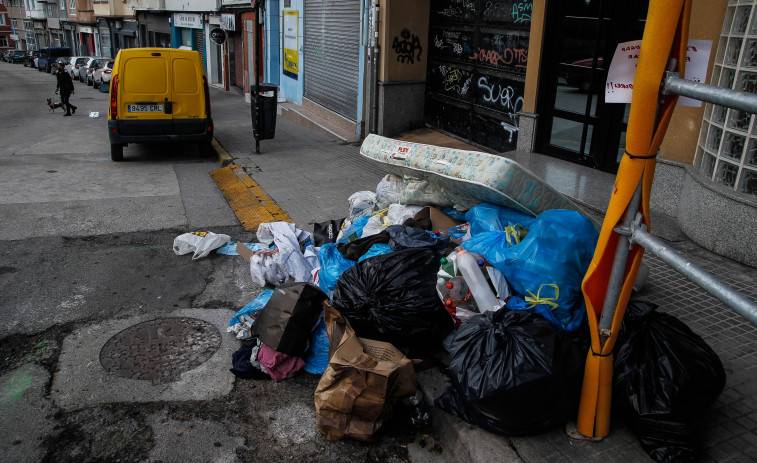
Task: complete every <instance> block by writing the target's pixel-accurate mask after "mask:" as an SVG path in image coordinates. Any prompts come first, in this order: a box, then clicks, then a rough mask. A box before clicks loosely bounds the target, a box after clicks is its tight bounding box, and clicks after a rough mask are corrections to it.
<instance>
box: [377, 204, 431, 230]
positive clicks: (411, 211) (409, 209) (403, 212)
mask: <svg viewBox="0 0 757 463" xmlns="http://www.w3.org/2000/svg"><path fill="white" fill-rule="evenodd" d="M421 209H423V206H413V205H402V204H392V205H391V206H389V211H387V213H386V216H387V218H388V219H389V222H390V223H391V224H392V225H402V223H403V222H404V221H405V220H407V219H409V218H412V217H413V216H414V215H415V214H417V213H418V212H419V211H420V210H421Z"/></svg>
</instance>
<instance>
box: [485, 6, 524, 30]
mask: <svg viewBox="0 0 757 463" xmlns="http://www.w3.org/2000/svg"><path fill="white" fill-rule="evenodd" d="M533 9H534V2H533V0H515V1H513V0H499V1H497V0H487V1H486V2H484V4H483V8H482V16H483V19H484V21H488V22H506V23H512V24H517V25H519V26H527V25H529V24H531V12H532V11H533Z"/></svg>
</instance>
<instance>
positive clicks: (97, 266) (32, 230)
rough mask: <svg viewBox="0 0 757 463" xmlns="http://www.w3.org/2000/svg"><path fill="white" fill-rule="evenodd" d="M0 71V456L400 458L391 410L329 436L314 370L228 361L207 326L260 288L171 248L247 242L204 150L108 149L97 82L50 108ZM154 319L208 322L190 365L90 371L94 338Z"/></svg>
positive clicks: (40, 92) (398, 426) (217, 264)
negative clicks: (201, 235)
mask: <svg viewBox="0 0 757 463" xmlns="http://www.w3.org/2000/svg"><path fill="white" fill-rule="evenodd" d="M0 83H1V84H0V102H2V110H0V185H1V186H2V189H1V190H0V217H1V220H0V295H1V296H0V315H1V316H2V320H3V323H2V324H0V382H1V383H2V387H1V388H0V455H3V457H0V460H3V461H14V462H23V461H51V462H52V461H54V462H74V461H75V462H83V461H124V462H125V461H163V462H169V461H182V462H188V461H189V462H195V461H196V462H210V461H213V462H215V461H219V462H220V461H223V462H236V461H239V462H246V461H249V462H252V461H254V462H272V461H277V462H278V461H298V462H301V461H317V462H321V461H323V462H326V461H329V462H332V461H333V462H339V461H344V462H348V461H349V462H357V461H381V462H400V461H407V460H408V457H407V450H406V448H405V444H406V443H407V442H409V441H410V440H411V439H413V438H414V436H415V434H416V431H415V430H412V429H410V428H409V427H408V426H406V425H405V423H406V420H402V418H401V416H397V417H396V418H395V419H394V420H393V421H392V422H390V423H389V424H388V425H387V426H386V431H385V432H384V433H383V434H382V435H381V437H380V439H379V440H378V441H376V442H374V443H371V444H364V443H358V442H355V441H350V440H344V441H339V442H333V443H332V442H329V441H326V440H325V439H324V438H323V437H322V436H321V435H320V434H319V433H318V430H317V426H316V419H315V411H314V404H313V392H314V390H315V387H316V385H317V382H318V379H319V378H318V377H317V376H314V375H310V374H307V373H301V374H298V375H296V376H295V377H294V378H291V379H288V380H286V381H282V382H280V383H273V382H271V381H254V380H239V379H236V380H235V379H234V377H233V375H231V373H230V372H229V370H228V369H229V367H230V366H231V356H230V353H231V352H233V351H234V350H235V349H236V348H237V347H238V346H239V342H238V341H237V340H236V339H234V337H233V336H232V335H230V334H227V333H225V330H223V328H224V325H226V324H227V323H228V320H229V318H230V316H231V315H233V313H234V312H236V311H237V310H239V308H241V307H242V306H244V305H245V304H246V303H248V302H249V301H250V300H252V299H253V298H254V297H255V296H256V295H257V294H258V293H259V291H260V289H261V288H259V287H257V286H255V285H254V284H253V283H252V282H251V279H250V276H249V270H248V269H247V266H246V264H245V263H244V261H243V260H242V259H241V258H239V257H236V256H221V255H216V254H212V255H211V256H209V257H207V258H204V259H199V260H192V259H191V257H190V256H188V255H185V256H177V255H176V254H174V252H173V251H172V243H173V240H174V238H175V237H176V236H178V235H180V234H182V233H185V232H188V231H197V230H209V231H213V232H216V233H225V234H228V235H230V236H231V237H232V239H234V240H240V241H251V240H253V239H254V236H253V235H252V234H251V233H249V232H245V231H244V230H243V229H242V227H241V226H239V224H238V221H237V219H236V217H235V216H234V214H233V213H232V211H231V209H230V208H229V207H228V205H227V203H226V201H225V200H224V198H223V197H222V196H221V194H220V193H219V192H218V190H217V187H216V185H215V184H214V183H213V181H212V179H211V178H210V176H209V175H208V172H210V171H212V170H214V169H217V168H218V167H219V165H218V163H217V162H216V161H215V160H214V159H207V158H201V157H200V155H199V153H198V151H197V150H196V148H195V147H194V146H191V145H188V146H181V145H176V146H150V147H140V146H133V145H130V146H129V147H128V148H126V150H125V152H124V154H125V161H124V162H122V163H113V162H111V160H110V151H109V145H108V138H107V131H106V120H107V119H106V114H105V111H106V109H107V96H108V95H107V94H106V93H100V92H99V91H97V90H94V89H92V88H91V87H87V86H86V85H85V84H82V83H78V82H77V83H75V85H76V93H75V94H74V95H73V97H72V102H73V104H75V105H77V106H78V110H77V112H76V114H75V116H73V117H65V118H64V117H62V116H61V115H62V114H63V111H62V110H60V109H57V110H55V112H54V113H53V112H50V111H49V109H48V107H47V104H46V99H47V98H53V97H54V96H55V95H54V94H53V92H54V90H55V77H54V76H51V75H49V74H46V73H42V72H38V71H37V70H34V69H31V68H25V67H23V65H20V64H10V63H4V62H0ZM95 112H98V113H99V117H93V116H94V113H95ZM166 317H189V318H192V319H200V320H204V321H205V322H206V324H209V325H213V326H215V327H216V328H217V329H218V332H219V333H220V335H221V338H222V344H221V347H220V348H218V350H217V351H214V354H213V356H212V360H211V361H208V362H206V363H205V364H203V366H201V367H200V368H198V369H197V371H198V373H197V374H194V373H192V372H190V373H187V374H186V375H182V378H181V380H179V381H176V382H173V383H170V384H157V385H155V384H150V383H145V382H144V381H140V380H137V379H133V378H129V379H118V378H115V379H114V378H112V377H110V376H108V375H107V374H105V373H104V372H103V371H102V365H101V364H100V363H99V362H97V356H98V355H99V353H100V351H101V348H102V347H103V344H102V343H103V340H107V339H109V338H111V337H112V336H114V335H115V334H117V333H119V332H121V331H122V330H124V329H127V328H128V327H132V326H134V325H136V324H138V323H141V322H145V321H151V320H152V321H155V320H161V319H164V318H166ZM98 343H99V344H98Z"/></svg>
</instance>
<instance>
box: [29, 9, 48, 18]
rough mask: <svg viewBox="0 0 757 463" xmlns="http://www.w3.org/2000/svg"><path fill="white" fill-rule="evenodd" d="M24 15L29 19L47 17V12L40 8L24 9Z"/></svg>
mask: <svg viewBox="0 0 757 463" xmlns="http://www.w3.org/2000/svg"><path fill="white" fill-rule="evenodd" d="M26 17H27V18H30V19H47V13H45V10H44V9H42V8H38V9H36V10H26Z"/></svg>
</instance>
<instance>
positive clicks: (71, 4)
mask: <svg viewBox="0 0 757 463" xmlns="http://www.w3.org/2000/svg"><path fill="white" fill-rule="evenodd" d="M63 1H65V0H63ZM68 12H69V14H70V15H71V16H76V0H68Z"/></svg>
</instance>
